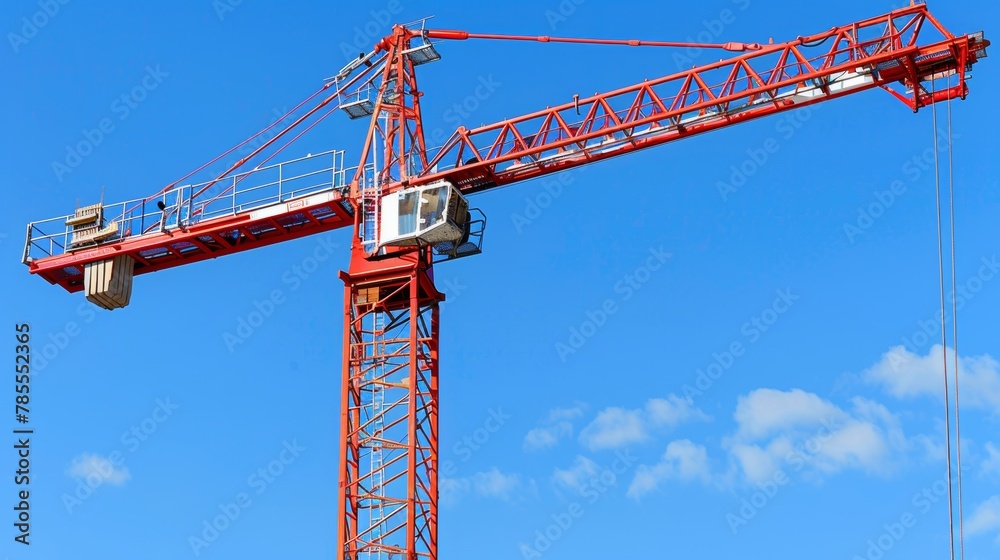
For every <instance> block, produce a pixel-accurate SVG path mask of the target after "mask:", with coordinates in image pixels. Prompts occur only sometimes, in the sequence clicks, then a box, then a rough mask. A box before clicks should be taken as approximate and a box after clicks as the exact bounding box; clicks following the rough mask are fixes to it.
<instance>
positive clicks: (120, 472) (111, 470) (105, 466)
mask: <svg viewBox="0 0 1000 560" xmlns="http://www.w3.org/2000/svg"><path fill="white" fill-rule="evenodd" d="M67 474H69V476H72V477H74V478H79V479H81V480H83V481H84V482H86V483H88V484H89V485H90V486H92V487H95V488H96V487H97V486H100V485H102V484H105V483H107V484H111V485H113V486H121V485H122V484H125V482H126V481H127V480H129V479H130V478H132V476H131V475H130V474H129V472H128V468H126V467H116V466H115V465H114V464H113V463H112V462H111V461H110V460H109V459H107V458H106V457H103V456H101V455H98V454H96V453H82V454H80V455H78V456H77V457H76V458H75V459H73V463H72V464H71V465H70V467H69V471H68V473H67Z"/></svg>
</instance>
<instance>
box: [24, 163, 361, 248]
mask: <svg viewBox="0 0 1000 560" xmlns="http://www.w3.org/2000/svg"><path fill="white" fill-rule="evenodd" d="M349 171H351V170H349V169H346V168H345V167H344V152H343V151H342V150H330V151H326V152H322V153H319V154H310V155H308V156H306V157H302V158H298V159H294V160H290V161H285V162H281V163H277V164H274V165H269V166H267V167H260V168H257V169H253V170H250V171H247V172H244V173H237V174H235V175H231V176H229V177H225V178H223V179H220V180H218V181H208V182H204V183H199V184H194V185H184V186H181V187H177V188H174V189H171V190H169V191H166V192H164V193H161V194H159V195H156V196H155V197H151V198H140V199H135V200H129V201H125V202H118V203H114V204H105V205H103V212H102V218H103V219H102V224H101V226H102V227H107V226H112V225H113V226H115V227H116V231H115V233H114V235H113V236H111V237H108V238H105V239H102V240H101V241H99V242H97V243H91V244H90V246H93V245H96V244H104V243H109V242H121V241H126V240H128V239H132V238H136V237H139V236H142V235H147V234H153V233H159V232H163V231H165V230H168V229H172V228H184V227H188V226H191V225H194V224H197V223H199V222H204V221H207V220H213V219H217V218H222V217H226V216H234V215H237V214H243V213H246V212H251V211H253V210H256V209H259V208H264V207H268V206H272V205H274V204H279V203H282V202H286V201H288V200H291V199H294V198H299V197H302V196H307V195H310V194H315V193H319V192H326V191H330V190H336V191H339V192H341V193H342V194H344V195H345V196H346V194H347V191H348V189H349V181H350V179H351V176H349V175H348V173H349ZM206 187H208V188H206ZM72 217H73V215H67V216H60V217H57V218H50V219H48V220H41V221H37V222H32V223H30V224H28V232H27V239H26V241H25V246H24V254H23V258H22V260H23V262H24V263H25V264H27V263H29V262H31V261H32V260H38V259H43V258H46V257H52V256H56V255H61V254H64V253H67V252H70V251H72V250H75V249H80V248H83V247H84V246H73V245H72V243H73V228H72V226H69V225H67V224H66V222H67V220H69V219H70V218H72Z"/></svg>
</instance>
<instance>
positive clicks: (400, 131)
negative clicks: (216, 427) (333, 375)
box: [23, 2, 989, 560]
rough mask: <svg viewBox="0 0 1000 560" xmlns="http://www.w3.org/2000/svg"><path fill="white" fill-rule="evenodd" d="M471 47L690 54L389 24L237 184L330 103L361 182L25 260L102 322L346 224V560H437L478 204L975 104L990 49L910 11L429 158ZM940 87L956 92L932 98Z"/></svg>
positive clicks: (309, 176) (202, 214)
mask: <svg viewBox="0 0 1000 560" xmlns="http://www.w3.org/2000/svg"><path fill="white" fill-rule="evenodd" d="M464 40H516V41H526V40H527V41H538V42H542V43H551V42H566V43H577V44H587V43H592V44H603V45H627V46H636V47H671V46H677V45H679V43H668V42H647V41H609V40H591V39H573V38H553V37H525V36H507V35H484V34H472V33H468V32H464V31H449V30H431V29H426V28H424V24H421V25H420V26H419V28H418V27H416V26H403V25H397V26H395V27H394V28H393V30H392V34H391V35H389V36H387V37H385V38H383V39H382V40H381V41H379V42H378V43H377V44H376V45H375V49H374V50H373V51H372V52H370V53H367V54H362V55H361V56H360V57H359V58H358V59H357V60H355V61H353V62H352V63H350V64H348V65H347V66H346V67H345V68H344V69H343V70H342V71H341V72H340V73H339V74H338V75H337V76H336V77H335V78H334V79H333V80H332V81H330V82H327V83H326V84H325V85H324V86H323V88H321V90H320V91H319V92H317V93H316V94H313V96H312V97H310V98H309V99H307V100H306V101H310V100H312V99H313V98H315V97H317V96H320V94H325V97H322V99H321V101H320V102H319V103H318V104H317V105H316V106H315V107H314V108H313V109H311V110H310V111H308V112H307V114H306V115H304V116H303V117H302V118H300V119H298V120H297V121H296V122H295V123H293V125H292V126H290V127H288V128H286V129H285V130H283V131H281V133H279V134H278V135H277V136H275V137H274V138H272V139H271V140H269V141H268V142H266V143H265V145H264V146H261V147H260V148H258V149H257V150H255V151H254V152H253V153H252V154H251V155H250V156H248V157H247V158H244V159H243V160H241V161H240V162H239V163H238V164H237V165H236V166H234V169H235V168H238V167H240V166H242V165H243V164H245V163H247V162H248V161H249V160H250V159H251V158H253V157H255V156H257V155H258V153H260V152H261V151H262V150H263V149H265V148H267V147H269V146H270V145H271V144H272V143H274V142H276V141H277V140H278V139H279V138H282V137H283V136H284V135H285V134H286V133H288V132H289V131H290V130H292V129H293V128H295V127H299V126H300V125H303V123H305V122H306V120H307V118H308V117H311V116H312V115H314V114H317V115H318V114H319V113H318V111H319V110H320V109H321V108H324V107H327V106H330V107H331V111H332V110H333V109H336V108H339V109H342V110H343V111H344V112H346V113H347V114H348V116H349V117H351V118H352V119H353V118H368V119H369V121H368V122H369V124H368V130H367V134H366V135H365V142H364V145H363V147H362V149H361V152H360V154H361V157H360V161H359V163H358V164H357V166H355V167H351V168H348V167H346V166H345V162H344V154H343V152H339V151H332V152H325V153H322V154H317V155H310V156H307V157H306V158H300V159H297V160H291V161H286V162H282V163H280V164H274V165H270V166H262V164H263V163H266V162H267V161H268V160H269V159H270V157H273V154H272V155H271V156H269V157H268V158H267V159H265V160H264V161H263V162H259V163H257V166H256V167H254V168H253V169H251V170H249V171H245V172H242V173H237V174H235V175H226V174H223V176H220V177H217V178H215V179H213V180H211V181H207V182H204V183H199V184H192V185H180V184H179V182H175V183H173V184H171V185H168V186H167V187H166V188H164V189H162V190H161V191H160V192H159V193H157V194H156V195H154V196H151V197H147V198H143V199H137V200H135V201H130V202H126V203H121V204H118V205H105V204H103V203H101V204H97V205H92V206H88V207H84V208H79V209H77V211H76V212H75V213H74V214H73V215H70V216H62V217H59V218H55V219H51V220H45V221H41V222H33V223H31V224H29V225H28V234H27V240H26V244H25V251H24V258H23V260H24V262H25V264H27V265H28V266H29V270H30V272H31V273H33V274H38V275H39V276H41V277H43V278H45V279H46V280H47V281H49V282H50V283H52V284H56V285H59V286H62V287H63V288H65V289H66V290H68V291H70V292H76V291H81V290H85V291H86V292H87V297H88V299H90V300H91V301H93V302H95V303H97V304H98V305H101V306H103V307H106V308H109V309H114V308H118V307H123V306H124V305H126V304H127V303H128V299H129V296H130V294H131V283H132V278H133V276H134V275H139V274H145V273H148V272H155V271H159V270H164V269H167V268H172V267H175V266H179V265H182V264H188V263H193V262H198V261H201V260H205V259H209V258H216V257H219V256H223V255H227V254H231V253H236V252H242V251H245V250H249V249H253V248H256V247H260V246H264V245H269V244H273V243H278V242H282V241H286V240H290V239H296V238H300V237H303V236H307V235H313V234H316V233H320V232H324V231H329V230H332V229H337V228H341V227H353V228H354V230H353V231H354V234H353V236H352V244H351V257H350V265H349V267H348V270H347V271H345V272H341V274H340V278H341V280H342V281H343V282H344V331H343V336H344V338H343V369H342V378H341V382H342V386H341V390H342V392H341V395H340V397H341V426H340V452H341V453H340V464H339V469H338V475H339V489H338V512H339V524H338V528H337V554H338V556H339V557H340V558H342V559H344V560H356V559H358V558H366V559H369V558H374V559H389V558H406V559H407V560H417V559H420V558H425V559H431V560H433V559H436V558H437V549H438V542H437V526H438V517H437V509H438V474H439V473H438V434H439V432H438V419H439V403H438V392H439V380H438V379H439V378H438V372H439V363H438V360H439V324H440V312H439V304H440V303H441V302H442V301H443V300H444V295H443V294H442V293H441V292H440V291H438V290H437V289H436V287H435V285H434V275H433V269H434V264H435V263H436V262H440V261H442V260H451V259H454V258H458V257H462V256H468V255H472V254H477V253H479V252H480V251H481V247H482V245H481V243H482V233H483V227H484V226H485V218H481V217H479V216H480V214H478V213H477V211H476V210H474V209H469V208H468V207H467V201H466V199H465V197H466V196H468V195H470V194H474V193H477V192H481V191H485V190H488V189H491V188H496V187H500V186H504V185H509V184H512V183H517V182H520V181H525V180H528V179H533V178H537V177H540V176H544V175H547V174H551V173H557V172H560V171H564V170H567V169H572V168H575V167H579V166H583V165H587V164H590V163H594V162H597V161H601V160H604V159H608V158H612V157H616V156H620V155H624V154H628V153H631V152H634V151H638V150H643V149H646V148H650V147H653V146H658V145H661V144H666V143H669V142H672V141H675V140H680V139H683V138H687V137H689V136H693V135H696V134H701V133H705V132H710V131H713V130H717V129H721V128H725V127H728V126H731V125H734V124H739V123H741V122H746V121H749V120H753V119H758V118H762V117H766V116H770V115H775V114H779V113H782V112H786V111H790V110H793V109H796V108H799V107H804V106H809V105H812V104H816V103H821V102H824V101H828V100H831V99H836V98H839V97H843V96H847V95H850V94H853V93H858V92H861V91H867V90H872V89H882V90H885V91H887V92H888V93H889V94H891V95H892V96H894V97H895V98H896V99H898V100H899V101H901V102H903V103H904V104H905V105H906V106H907V107H908V108H909V109H910V110H912V111H913V112H917V111H919V110H920V109H922V108H924V107H927V106H929V105H931V104H934V103H937V102H941V101H945V100H950V99H955V98H961V99H964V98H965V97H966V95H967V94H968V93H969V88H968V83H967V79H968V78H969V76H970V71H971V69H972V67H973V65H974V64H975V63H977V62H978V61H979V60H981V59H982V58H985V57H986V54H987V53H986V49H987V47H988V46H989V41H987V40H986V39H985V38H984V36H983V34H982V33H976V34H971V35H955V34H952V33H951V32H949V31H948V30H947V29H946V28H945V27H944V26H943V25H942V24H941V23H940V22H939V21H938V20H937V19H936V18H935V17H934V16H932V15H931V13H930V12H929V10H928V8H927V6H926V5H925V4H923V3H916V2H913V3H911V5H910V6H908V7H905V8H901V9H898V10H894V11H892V12H890V13H888V14H885V15H882V16H878V17H874V18H870V19H867V20H863V21H859V22H855V23H851V24H848V25H845V26H840V27H835V28H833V29H830V30H828V31H825V32H822V33H818V34H814V35H810V36H801V37H797V38H796V39H794V40H792V41H788V42H784V43H773V42H771V43H769V44H763V45H762V44H756V43H754V44H746V43H725V44H720V45H713V46H714V47H716V48H719V49H722V50H726V51H730V52H736V53H740V54H738V55H736V56H732V57H730V58H726V59H723V60H720V61H718V62H715V63H712V64H707V65H702V66H697V67H694V68H691V69H689V70H684V71H680V72H677V73H674V74H671V75H668V76H663V77H661V78H656V79H652V80H645V81H643V82H641V83H638V84H634V85H631V86H627V87H624V88H621V89H618V90H614V91H610V92H606V93H599V94H595V95H593V96H588V97H584V98H581V97H579V96H576V97H575V98H574V99H573V101H571V102H568V103H563V104H560V105H556V106H553V107H550V108H546V109H544V110H541V111H537V112H534V113H530V114H527V115H523V116H519V117H516V118H512V119H507V120H504V121H501V122H498V123H494V124H489V125H484V126H480V127H476V128H466V127H459V128H458V129H457V130H456V131H455V132H454V133H453V134H452V135H451V136H450V137H449V139H448V140H447V141H446V142H445V144H444V145H443V146H441V147H440V148H437V149H429V148H428V147H427V146H426V144H425V139H424V132H423V124H422V118H421V113H420V99H421V96H422V92H421V91H420V90H419V88H418V85H417V71H416V69H417V68H418V67H419V66H420V65H422V64H425V63H428V62H434V61H436V60H438V59H439V58H440V55H439V54H438V52H437V49H436V47H437V45H439V44H440V43H441V42H444V41H464ZM938 80H947V86H945V87H941V88H937V87H929V85H930V84H934V83H935V81H938ZM373 95H374V97H373ZM303 103H306V102H303ZM300 106H302V105H300ZM326 114H327V115H328V114H329V112H328V113H326ZM325 116H326V115H322V116H320V117H319V119H318V120H322V118H325ZM318 120H316V121H314V122H313V123H312V124H310V125H308V126H307V127H306V130H308V129H309V128H311V127H312V126H315V124H316V123H317V122H318ZM265 130H266V129H265ZM302 133H304V131H303V132H300V133H299V135H301V134H302ZM295 138H298V136H296V137H295ZM292 140H294V138H293V139H292ZM289 143H291V142H289ZM286 146H287V144H286ZM278 151H280V148H279V150H278ZM300 168H301V169H300ZM213 189H214V190H213Z"/></svg>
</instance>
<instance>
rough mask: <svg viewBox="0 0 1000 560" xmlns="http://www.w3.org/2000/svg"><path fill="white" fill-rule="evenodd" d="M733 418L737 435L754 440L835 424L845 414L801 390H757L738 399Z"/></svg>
mask: <svg viewBox="0 0 1000 560" xmlns="http://www.w3.org/2000/svg"><path fill="white" fill-rule="evenodd" d="M733 417H734V418H735V419H736V422H737V423H738V424H739V435H740V436H742V437H747V438H757V437H763V436H766V435H769V434H771V433H772V432H781V431H785V430H788V429H789V428H798V427H802V426H814V425H816V424H818V423H819V422H821V421H823V420H830V421H836V420H839V419H841V418H843V417H844V414H843V412H842V411H841V410H840V409H838V408H837V407H836V406H834V405H833V404H831V403H829V402H827V401H824V400H823V399H821V398H820V397H819V396H818V395H816V394H813V393H806V392H805V391H803V390H801V389H793V390H791V391H778V390H775V389H757V390H756V391H753V392H751V393H750V394H749V395H747V396H745V397H740V398H739V400H738V401H737V404H736V412H735V414H734V415H733Z"/></svg>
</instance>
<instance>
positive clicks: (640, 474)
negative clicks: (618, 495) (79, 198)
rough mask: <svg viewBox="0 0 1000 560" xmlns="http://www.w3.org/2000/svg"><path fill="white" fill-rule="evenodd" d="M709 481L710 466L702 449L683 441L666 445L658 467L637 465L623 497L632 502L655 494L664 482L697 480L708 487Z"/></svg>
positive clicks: (702, 447) (704, 450)
mask: <svg viewBox="0 0 1000 560" xmlns="http://www.w3.org/2000/svg"><path fill="white" fill-rule="evenodd" d="M711 478H712V474H711V465H710V464H709V460H708V451H707V450H706V449H705V446H703V445H698V444H696V443H693V442H692V441H690V440H686V439H683V440H677V441H672V442H670V444H669V445H667V451H666V452H665V453H664V454H663V457H662V458H661V460H660V462H659V463H657V464H655V465H652V466H649V465H640V466H639V467H638V468H637V469H636V475H635V477H634V478H633V479H632V483H631V484H629V487H628V492H627V495H628V497H630V498H632V499H639V498H641V497H642V496H644V495H646V494H649V493H650V492H653V491H655V490H657V489H658V488H659V486H660V483H661V482H664V481H667V480H682V481H685V482H687V481H692V480H700V481H702V482H704V483H708V482H710V481H711Z"/></svg>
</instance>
